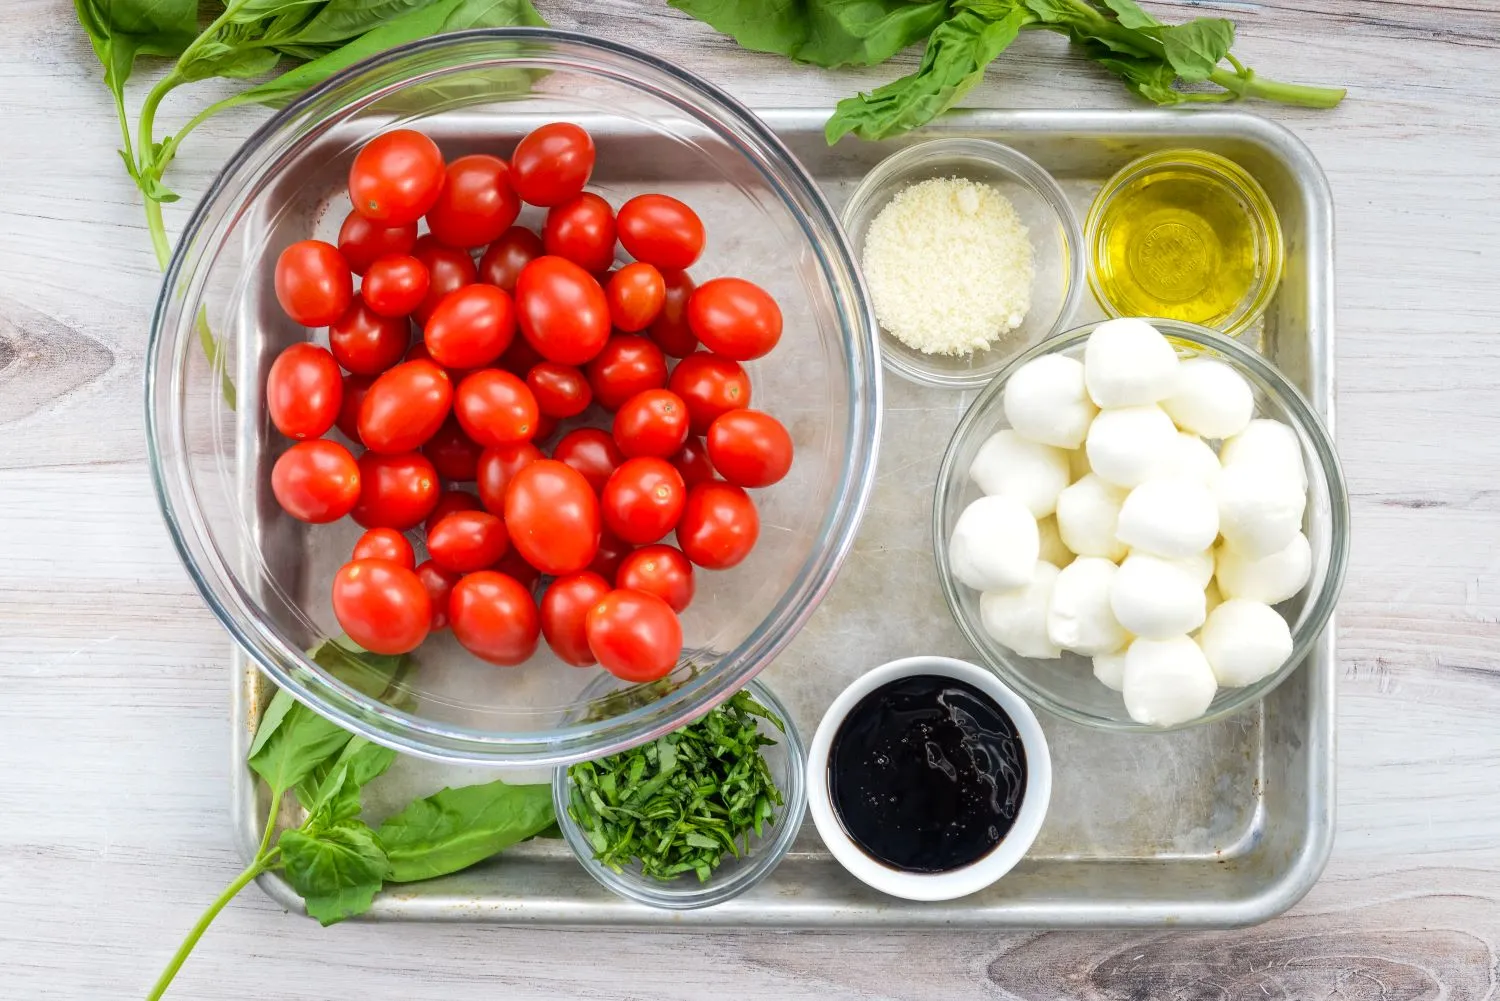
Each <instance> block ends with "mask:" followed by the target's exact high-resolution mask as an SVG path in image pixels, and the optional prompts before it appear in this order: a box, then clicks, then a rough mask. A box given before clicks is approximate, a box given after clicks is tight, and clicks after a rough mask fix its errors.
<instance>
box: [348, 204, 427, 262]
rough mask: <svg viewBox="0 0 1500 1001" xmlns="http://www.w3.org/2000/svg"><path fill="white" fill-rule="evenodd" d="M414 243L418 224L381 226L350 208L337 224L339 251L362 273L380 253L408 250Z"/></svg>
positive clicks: (395, 252) (397, 253) (385, 255)
mask: <svg viewBox="0 0 1500 1001" xmlns="http://www.w3.org/2000/svg"><path fill="white" fill-rule="evenodd" d="M416 244H417V224H416V223H414V222H413V223H407V224H406V225H405V226H382V225H381V224H380V223H378V222H371V221H370V220H368V219H366V218H365V217H364V216H362V215H360V214H359V213H358V212H350V213H349V214H348V215H347V216H345V217H344V224H343V225H342V226H340V227H339V253H340V254H342V255H343V256H344V261H345V262H346V263H347V264H348V265H349V270H350V271H353V272H354V273H355V274H357V275H362V274H365V273H366V272H367V271H368V270H369V268H370V265H371V264H374V263H375V262H376V261H378V260H379V259H380V258H382V257H389V256H398V257H399V256H401V255H404V254H409V253H411V248H412V247H414V246H416Z"/></svg>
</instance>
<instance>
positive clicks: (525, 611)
mask: <svg viewBox="0 0 1500 1001" xmlns="http://www.w3.org/2000/svg"><path fill="white" fill-rule="evenodd" d="M448 617H449V619H450V621H451V624H452V626H453V635H454V636H455V637H457V638H458V642H459V643H461V644H463V646H464V649H466V650H468V651H469V652H470V653H472V654H473V655H474V656H476V657H478V658H480V659H481V660H487V661H489V662H490V663H491V664H500V665H503V666H506V667H509V666H512V665H515V664H523V663H525V662H526V660H527V659H528V658H530V657H531V655H532V654H533V653H535V652H536V641H537V637H538V636H539V635H540V634H541V631H542V625H541V620H540V618H539V617H538V615H537V610H536V602H535V601H534V600H533V599H532V597H531V592H530V591H528V590H527V589H526V587H525V586H524V585H523V584H522V583H521V582H520V581H518V580H516V579H515V578H514V577H508V576H506V575H505V574H503V573H498V572H496V571H494V570H480V571H479V572H478V573H471V574H469V575H468V576H467V577H465V578H464V579H463V580H461V581H459V582H458V583H457V584H455V585H454V586H453V593H452V594H451V595H449V597H448Z"/></svg>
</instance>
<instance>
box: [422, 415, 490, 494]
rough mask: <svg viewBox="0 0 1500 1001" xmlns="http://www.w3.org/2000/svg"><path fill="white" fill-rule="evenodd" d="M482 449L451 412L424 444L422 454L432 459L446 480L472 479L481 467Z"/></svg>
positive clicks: (434, 466) (439, 473)
mask: <svg viewBox="0 0 1500 1001" xmlns="http://www.w3.org/2000/svg"><path fill="white" fill-rule="evenodd" d="M480 451H481V450H480V447H479V446H478V445H476V444H475V443H474V442H473V441H472V440H471V439H470V438H469V436H468V435H466V434H464V429H463V428H461V427H459V425H458V418H457V417H454V416H453V415H451V414H450V415H449V416H448V419H447V420H445V421H443V426H442V427H440V428H438V429H437V431H436V432H434V433H433V435H432V437H431V438H428V439H427V444H425V445H423V446H422V454H423V455H425V456H427V458H428V459H430V460H432V468H434V469H436V470H437V472H438V475H439V476H441V477H442V478H443V479H445V480H472V479H473V478H474V476H475V475H476V472H477V470H478V468H479V453H480Z"/></svg>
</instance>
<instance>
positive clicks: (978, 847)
mask: <svg viewBox="0 0 1500 1001" xmlns="http://www.w3.org/2000/svg"><path fill="white" fill-rule="evenodd" d="M828 789H829V793H830V795H831V797H832V799H833V808H834V812H835V813H836V814H837V815H838V818H839V822H840V823H841V824H842V825H843V828H844V831H845V833H847V834H848V835H849V838H850V840H852V841H853V842H854V843H855V844H856V845H858V846H859V847H860V849H861V850H863V851H864V852H865V854H867V855H869V856H870V857H871V858H873V859H875V860H876V861H878V862H881V863H883V864H885V865H888V866H891V867H893V868H896V869H900V870H903V871H905V872H926V873H933V872H947V871H949V870H952V869H960V868H962V867H964V866H966V865H969V864H971V863H973V862H977V861H978V860H979V859H981V858H983V857H984V856H985V855H987V854H989V852H990V851H991V850H992V849H993V848H994V847H995V846H996V845H997V844H999V843H1000V841H1001V839H1003V838H1004V837H1005V835H1006V833H1007V832H1008V831H1009V830H1010V828H1011V826H1012V825H1013V824H1014V823H1015V821H1016V814H1017V813H1018V812H1019V811H1020V809H1021V800H1022V797H1023V796H1024V795H1025V793H1026V752H1025V750H1024V749H1023V748H1022V746H1021V738H1020V736H1019V735H1018V734H1017V732H1016V725H1015V723H1014V722H1012V721H1011V718H1010V717H1009V716H1007V715H1006V714H1005V711H1004V710H1002V709H1001V708H1000V707H999V706H998V705H996V703H995V700H994V699H992V698H990V697H989V696H988V695H986V694H985V693H984V692H983V691H981V690H980V689H978V688H976V687H975V686H973V685H971V684H969V683H968V682H965V681H959V680H957V679H955V678H945V677H940V676H937V675H916V676H913V677H909V678H899V679H897V680H896V681H892V682H889V683H888V684H885V685H882V686H880V687H879V688H877V689H875V690H874V691H873V692H871V693H870V694H868V695H866V696H865V697H864V698H862V699H860V700H859V702H857V703H856V704H855V706H854V708H853V709H851V710H850V711H849V715H848V716H846V717H844V721H843V723H842V724H840V726H839V729H838V732H837V733H836V734H835V735H834V738H833V746H832V749H831V751H830V753H829V756H828Z"/></svg>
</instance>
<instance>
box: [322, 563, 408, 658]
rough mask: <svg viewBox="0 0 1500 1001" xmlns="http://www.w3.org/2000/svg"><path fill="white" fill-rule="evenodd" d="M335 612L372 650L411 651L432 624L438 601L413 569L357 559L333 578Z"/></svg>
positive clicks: (346, 629) (355, 637)
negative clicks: (433, 604) (429, 593)
mask: <svg viewBox="0 0 1500 1001" xmlns="http://www.w3.org/2000/svg"><path fill="white" fill-rule="evenodd" d="M333 614H334V616H335V617H336V618H337V619H338V620H339V625H340V626H343V627H344V632H346V633H348V634H349V638H350V639H351V640H353V641H354V642H356V643H358V644H359V645H360V646H362V647H364V648H365V649H366V650H369V651H370V652H371V653H383V654H398V653H409V652H410V651H412V650H415V649H416V648H417V647H419V646H421V645H422V641H423V640H425V639H426V638H427V631H428V630H429V629H430V628H431V627H432V599H431V598H429V597H428V596H427V588H425V587H423V586H422V581H421V580H420V579H419V578H418V577H417V575H416V573H415V572H414V571H412V570H411V569H409V568H407V567H404V566H402V565H401V564H399V563H392V562H391V561H390V560H351V561H350V562H348V563H345V564H344V565H343V566H342V567H341V568H340V569H339V572H338V573H336V574H334V576H333Z"/></svg>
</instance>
